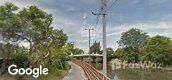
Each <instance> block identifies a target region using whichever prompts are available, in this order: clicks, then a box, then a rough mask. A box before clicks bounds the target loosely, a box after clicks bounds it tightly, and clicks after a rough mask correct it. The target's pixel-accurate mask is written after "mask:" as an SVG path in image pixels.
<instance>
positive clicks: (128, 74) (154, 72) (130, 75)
mask: <svg viewBox="0 0 172 80" xmlns="http://www.w3.org/2000/svg"><path fill="white" fill-rule="evenodd" d="M92 66H94V67H95V68H96V69H98V70H99V71H102V63H97V65H96V63H92ZM107 69H108V70H107V73H108V77H110V78H111V79H112V80H113V79H114V78H115V80H118V79H119V80H172V71H167V70H159V69H119V70H112V69H111V67H110V65H109V64H108V68H107Z"/></svg>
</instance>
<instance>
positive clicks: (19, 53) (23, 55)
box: [14, 48, 28, 67]
mask: <svg viewBox="0 0 172 80" xmlns="http://www.w3.org/2000/svg"><path fill="white" fill-rule="evenodd" d="M27 54H28V51H27V50H26V49H24V48H18V49H17V50H16V53H15V56H14V63H15V64H16V65H18V67H26V65H27V63H28V57H27Z"/></svg>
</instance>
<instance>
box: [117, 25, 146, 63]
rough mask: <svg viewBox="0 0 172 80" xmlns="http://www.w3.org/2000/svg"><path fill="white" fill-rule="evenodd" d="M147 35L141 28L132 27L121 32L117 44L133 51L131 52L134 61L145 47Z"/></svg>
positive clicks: (136, 60) (128, 50)
mask: <svg viewBox="0 0 172 80" xmlns="http://www.w3.org/2000/svg"><path fill="white" fill-rule="evenodd" d="M148 37H149V36H148V35H147V33H145V32H143V31H142V30H140V29H135V28H132V29H130V30H128V31H126V32H123V33H122V36H121V39H120V41H119V45H120V46H122V47H124V48H126V51H127V52H134V53H132V55H133V56H134V62H138V61H139V53H140V51H141V49H143V48H144V47H145V45H146V42H147V39H148ZM131 50H132V51H131Z"/></svg>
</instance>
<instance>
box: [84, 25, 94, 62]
mask: <svg viewBox="0 0 172 80" xmlns="http://www.w3.org/2000/svg"><path fill="white" fill-rule="evenodd" d="M85 30H88V36H89V39H88V45H89V50H88V54H89V64H91V56H90V54H91V53H90V46H91V45H90V42H91V36H90V32H91V30H94V29H91V28H88V29H85Z"/></svg>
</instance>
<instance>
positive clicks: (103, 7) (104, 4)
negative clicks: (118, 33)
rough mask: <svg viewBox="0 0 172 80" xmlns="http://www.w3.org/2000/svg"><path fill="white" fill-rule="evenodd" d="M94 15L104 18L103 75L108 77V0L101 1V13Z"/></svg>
mask: <svg viewBox="0 0 172 80" xmlns="http://www.w3.org/2000/svg"><path fill="white" fill-rule="evenodd" d="M92 14H93V15H101V16H102V27H103V29H102V32H103V36H102V38H103V74H104V75H105V76H107V51H106V16H107V0H101V12H100V13H94V12H92Z"/></svg>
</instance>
